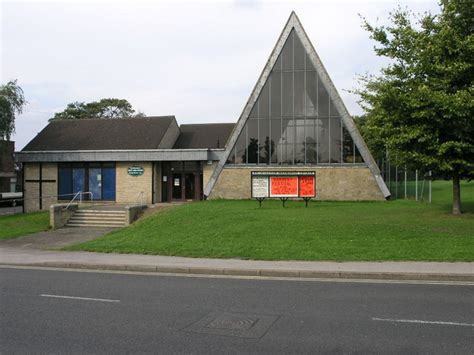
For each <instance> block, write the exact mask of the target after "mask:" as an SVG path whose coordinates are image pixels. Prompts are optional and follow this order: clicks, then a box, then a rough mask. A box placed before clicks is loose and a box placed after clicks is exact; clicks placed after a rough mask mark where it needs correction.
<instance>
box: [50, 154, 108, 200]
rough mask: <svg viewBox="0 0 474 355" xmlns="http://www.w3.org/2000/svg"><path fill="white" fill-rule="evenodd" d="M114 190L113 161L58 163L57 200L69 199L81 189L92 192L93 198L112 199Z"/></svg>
mask: <svg viewBox="0 0 474 355" xmlns="http://www.w3.org/2000/svg"><path fill="white" fill-rule="evenodd" d="M115 190H116V189H115V163H62V164H58V200H70V199H72V198H73V197H74V195H75V194H76V193H77V192H79V191H82V192H92V197H93V199H94V200H109V201H114V200H115V192H116V191H115ZM83 198H90V197H89V196H86V195H84V196H83Z"/></svg>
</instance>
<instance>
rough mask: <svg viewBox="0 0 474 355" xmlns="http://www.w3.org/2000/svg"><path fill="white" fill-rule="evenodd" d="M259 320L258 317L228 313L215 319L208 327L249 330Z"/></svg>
mask: <svg viewBox="0 0 474 355" xmlns="http://www.w3.org/2000/svg"><path fill="white" fill-rule="evenodd" d="M257 321H258V318H248V317H241V316H233V315H227V316H222V317H218V318H216V319H214V320H213V321H212V322H211V323H209V324H208V325H207V326H206V327H207V328H214V329H229V330H247V329H250V328H251V327H252V326H253V325H254V324H255V323H256V322H257Z"/></svg>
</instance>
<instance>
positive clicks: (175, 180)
mask: <svg viewBox="0 0 474 355" xmlns="http://www.w3.org/2000/svg"><path fill="white" fill-rule="evenodd" d="M180 180H181V179H180V178H174V183H173V185H174V186H179V183H180Z"/></svg>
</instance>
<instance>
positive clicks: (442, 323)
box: [372, 318, 474, 327]
mask: <svg viewBox="0 0 474 355" xmlns="http://www.w3.org/2000/svg"><path fill="white" fill-rule="evenodd" d="M372 320H375V321H380V322H395V323H417V324H439V325H457V326H461V327H474V324H471V323H457V322H442V321H427V320H419V319H389V318H372Z"/></svg>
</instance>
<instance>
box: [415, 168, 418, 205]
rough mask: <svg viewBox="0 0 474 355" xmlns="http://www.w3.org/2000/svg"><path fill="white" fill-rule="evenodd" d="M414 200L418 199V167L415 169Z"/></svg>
mask: <svg viewBox="0 0 474 355" xmlns="http://www.w3.org/2000/svg"><path fill="white" fill-rule="evenodd" d="M415 201H418V169H416V170H415Z"/></svg>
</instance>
